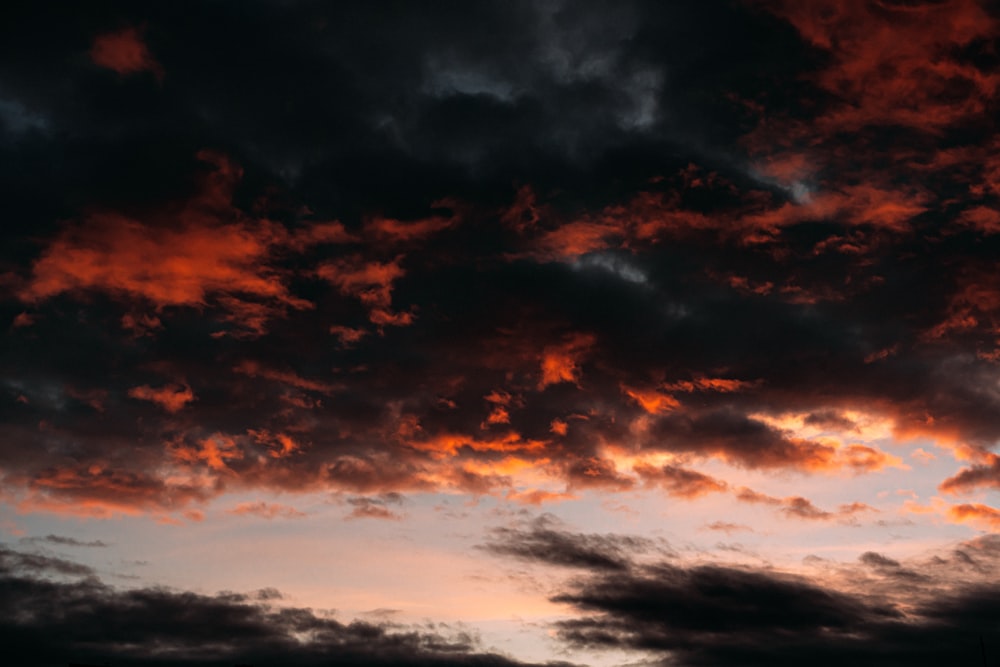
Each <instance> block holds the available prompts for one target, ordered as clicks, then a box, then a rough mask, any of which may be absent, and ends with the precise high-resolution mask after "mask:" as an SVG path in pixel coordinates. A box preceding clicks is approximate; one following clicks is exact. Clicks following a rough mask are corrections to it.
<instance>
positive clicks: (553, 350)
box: [538, 334, 596, 390]
mask: <svg viewBox="0 0 1000 667" xmlns="http://www.w3.org/2000/svg"><path fill="white" fill-rule="evenodd" d="M595 342H596V338H595V337H594V336H592V335H591V334H572V335H570V336H567V337H566V338H565V340H564V341H563V342H562V343H559V344H556V345H549V346H547V347H545V348H544V349H543V350H542V355H541V378H540V379H539V381H538V389H539V390H541V389H545V388H546V387H548V386H550V385H553V384H559V383H561V382H572V383H574V384H577V383H579V374H580V368H579V364H580V363H581V362H582V360H583V358H584V356H585V355H586V354H587V352H589V351H590V349H591V348H592V347H593V346H594V343H595Z"/></svg>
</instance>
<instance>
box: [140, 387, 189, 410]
mask: <svg viewBox="0 0 1000 667" xmlns="http://www.w3.org/2000/svg"><path fill="white" fill-rule="evenodd" d="M128 395H129V396H131V397H132V398H137V399H140V400H143V401H152V402H153V403H156V404H157V405H159V406H160V407H161V408H163V409H164V410H166V411H167V412H170V413H175V412H180V411H181V410H182V409H183V408H184V406H185V405H187V404H188V403H190V402H191V401H193V400H195V395H194V392H193V391H191V387H188V386H187V385H179V384H173V385H165V386H163V387H159V388H154V387H150V386H149V385H142V386H139V387H132V388H131V389H129V390H128Z"/></svg>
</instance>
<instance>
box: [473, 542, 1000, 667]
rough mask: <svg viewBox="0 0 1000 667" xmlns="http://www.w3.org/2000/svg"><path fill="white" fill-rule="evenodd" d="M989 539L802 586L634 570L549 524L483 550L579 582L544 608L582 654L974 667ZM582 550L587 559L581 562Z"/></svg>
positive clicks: (621, 552)
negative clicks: (562, 612) (562, 569)
mask: <svg viewBox="0 0 1000 667" xmlns="http://www.w3.org/2000/svg"><path fill="white" fill-rule="evenodd" d="M995 538H996V536H995V535H994V536H987V537H984V538H978V539H975V540H971V541H969V542H966V543H964V544H961V545H959V547H958V548H957V549H955V550H954V551H953V552H952V554H950V556H947V557H941V556H934V557H932V558H930V559H929V560H924V561H916V560H910V561H908V562H906V563H901V562H899V561H896V560H894V559H892V558H889V557H887V556H884V555H882V554H878V553H875V552H866V553H864V554H861V555H860V556H859V565H856V566H855V565H851V564H842V565H838V566H837V567H836V569H830V568H828V569H826V570H825V571H823V572H822V573H820V572H819V571H814V573H812V574H809V575H805V574H791V573H788V572H782V571H780V570H777V569H773V568H760V567H749V566H739V565H729V564H726V565H723V564H715V563H707V564H706V563H701V564H699V563H686V564H685V563H683V562H682V561H679V560H673V561H671V562H663V561H660V562H651V561H649V560H643V561H639V560H636V559H633V558H631V557H630V556H632V555H638V553H639V550H637V549H636V548H635V547H634V546H633V545H629V544H628V542H627V541H624V538H623V536H617V535H587V536H584V535H579V534H576V533H571V532H568V531H566V530H564V529H563V528H562V527H560V526H552V525H549V526H546V527H545V529H544V530H539V526H537V525H536V526H534V530H533V531H532V532H531V533H524V532H521V531H511V530H505V531H498V532H495V533H494V540H495V541H494V542H492V543H491V544H490V545H488V546H487V548H489V549H490V550H491V551H492V552H493V553H495V554H497V555H503V556H510V557H514V558H518V559H528V560H532V561H534V562H539V563H547V564H549V565H554V566H564V565H567V564H572V565H573V566H575V567H577V568H578V569H582V570H584V571H585V572H586V574H585V575H583V576H579V577H577V578H575V579H571V580H569V581H568V582H565V583H564V584H562V585H561V591H560V592H558V593H557V594H555V595H553V597H552V598H551V599H552V600H553V601H554V602H559V603H562V604H566V605H568V606H569V607H570V608H572V609H573V610H576V611H578V612H580V613H581V614H582V615H581V616H578V617H575V618H571V619H567V620H563V621H559V622H557V624H556V626H557V628H558V632H559V636H560V637H561V638H562V639H563V640H564V641H566V642H567V643H569V644H570V645H571V646H573V647H575V648H577V649H580V650H584V649H587V650H606V649H634V650H642V651H646V652H652V653H653V655H659V656H661V657H662V660H663V662H662V664H671V665H673V664H676V665H703V666H712V665H728V664H741V665H792V664H801V662H802V661H804V660H809V661H811V662H814V663H816V664H819V665H835V664H843V663H844V662H845V661H846V662H850V663H851V664H872V665H875V664H880V665H881V664H887V665H904V664H915V665H934V664H940V663H941V661H947V660H952V661H955V660H959V661H961V660H965V659H967V658H968V657H969V656H972V657H975V656H976V651H977V650H978V636H979V634H984V635H985V636H987V637H989V636H992V634H993V633H994V632H995V630H996V628H995V625H996V618H997V613H998V608H997V604H998V603H1000V591H998V590H997V587H996V585H995V584H994V583H993V582H992V580H991V579H990V578H989V574H988V573H987V570H984V569H982V563H980V562H979V560H980V559H982V560H983V562H984V563H985V562H989V563H995V562H996V561H997V559H998V558H1000V550H998V548H997V544H996V539H995ZM568 545H572V546H571V547H570V546H568ZM595 545H601V546H604V545H616V550H615V557H614V559H613V560H611V561H610V564H609V561H608V559H601V558H595V557H593V556H594V552H595V551H596V552H597V553H598V554H600V553H601V552H600V551H599V550H597V549H594V546H595ZM588 547H590V550H589V551H588V552H587V553H588V554H590V557H589V558H587V557H579V555H578V554H577V550H579V549H581V548H584V549H587V548H588ZM605 548H606V547H605ZM973 553H974V554H975V555H971V554H973ZM560 554H565V555H566V556H565V558H564V557H563V556H561V555H560ZM568 559H572V563H569V562H568ZM866 570H867V572H866ZM871 570H874V571H875V572H876V574H877V576H878V578H876V579H872V578H871V576H870V574H869V573H870V571H871ZM816 575H818V576H816ZM963 656H964V657H963Z"/></svg>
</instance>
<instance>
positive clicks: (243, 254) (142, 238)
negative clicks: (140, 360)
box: [20, 151, 312, 333]
mask: <svg viewBox="0 0 1000 667" xmlns="http://www.w3.org/2000/svg"><path fill="white" fill-rule="evenodd" d="M198 157H199V158H200V159H201V160H203V161H205V162H208V163H209V164H211V165H212V167H213V171H212V172H211V173H210V174H209V175H208V176H207V177H206V178H204V179H203V180H202V184H201V190H200V192H199V193H198V194H197V195H196V196H195V197H194V198H192V199H191V200H189V201H186V202H183V203H181V204H180V205H179V210H178V211H177V212H176V214H170V215H166V214H162V213H158V214H156V215H153V216H151V219H150V220H147V221H139V220H137V219H134V218H132V217H130V216H126V215H123V214H120V213H115V212H96V213H92V214H90V215H88V216H87V217H85V218H84V219H83V220H82V221H80V222H77V223H74V224H70V225H68V226H67V227H65V228H64V229H63V230H62V232H61V233H60V234H59V235H58V236H56V237H55V238H54V239H53V240H52V241H51V242H50V243H49V245H48V246H47V247H46V248H45V250H44V251H43V252H42V254H41V256H40V257H39V258H38V259H37V260H36V261H35V263H34V265H33V267H32V274H31V278H30V279H29V280H28V282H27V283H26V285H25V286H24V287H23V289H22V290H21V292H20V297H21V299H22V300H25V301H29V302H36V301H40V300H44V299H48V298H51V297H53V296H56V295H59V294H62V293H65V292H81V291H88V290H97V291H102V292H106V293H110V294H112V295H116V296H120V297H126V298H133V299H142V300H145V301H147V302H149V303H151V304H152V305H153V306H155V307H156V308H157V309H158V310H159V309H162V308H165V307H171V306H189V307H196V308H203V307H205V306H208V305H219V306H222V307H223V308H224V309H226V310H227V312H228V319H230V320H232V321H235V322H237V323H238V324H242V325H244V326H246V327H247V328H248V329H251V330H253V331H255V332H257V333H261V331H260V329H261V327H262V322H263V321H266V319H268V318H269V317H273V316H275V315H278V314H280V313H282V312H283V311H284V310H285V309H287V308H295V309H304V308H311V307H312V304H311V303H310V302H308V301H306V300H304V299H300V298H297V297H296V296H294V295H293V294H292V293H291V292H290V291H289V289H288V287H287V285H286V283H285V280H284V278H283V276H282V272H281V271H279V270H277V269H275V268H272V267H271V266H270V260H271V258H272V255H273V254H274V253H275V252H276V251H277V250H278V249H279V248H281V247H285V246H287V245H288V244H289V243H290V236H289V234H288V231H287V230H286V229H285V228H284V227H283V226H281V225H279V224H276V223H272V222H269V221H266V220H252V219H248V218H247V217H246V216H244V215H243V214H242V213H241V212H240V211H239V210H237V209H235V208H234V207H233V206H232V204H231V200H232V190H233V188H234V187H235V185H236V183H237V182H238V181H239V179H240V177H241V175H242V171H241V170H240V169H239V167H238V166H237V165H235V164H234V163H233V162H231V161H230V160H228V159H227V158H226V157H224V156H221V155H219V154H216V153H212V152H208V151H203V152H201V153H199V156H198ZM130 324H132V325H133V326H134V324H135V323H134V322H125V321H123V325H125V326H129V325H130ZM149 328H150V327H145V329H147V330H148V329H149Z"/></svg>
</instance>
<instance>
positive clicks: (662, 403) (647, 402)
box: [622, 385, 681, 415]
mask: <svg viewBox="0 0 1000 667" xmlns="http://www.w3.org/2000/svg"><path fill="white" fill-rule="evenodd" d="M622 391H623V392H624V393H625V395H626V396H628V397H629V398H631V399H632V400H633V401H635V402H636V403H638V404H639V405H640V407H642V409H643V410H645V411H646V412H648V413H649V414H651V415H655V414H658V413H661V412H669V411H670V410H673V409H675V408H677V407H680V404H681V402H680V401H678V400H677V399H676V398H674V397H673V396H671V395H670V394H661V393H660V392H658V391H653V390H642V389H633V388H631V387H627V386H625V385H622Z"/></svg>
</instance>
